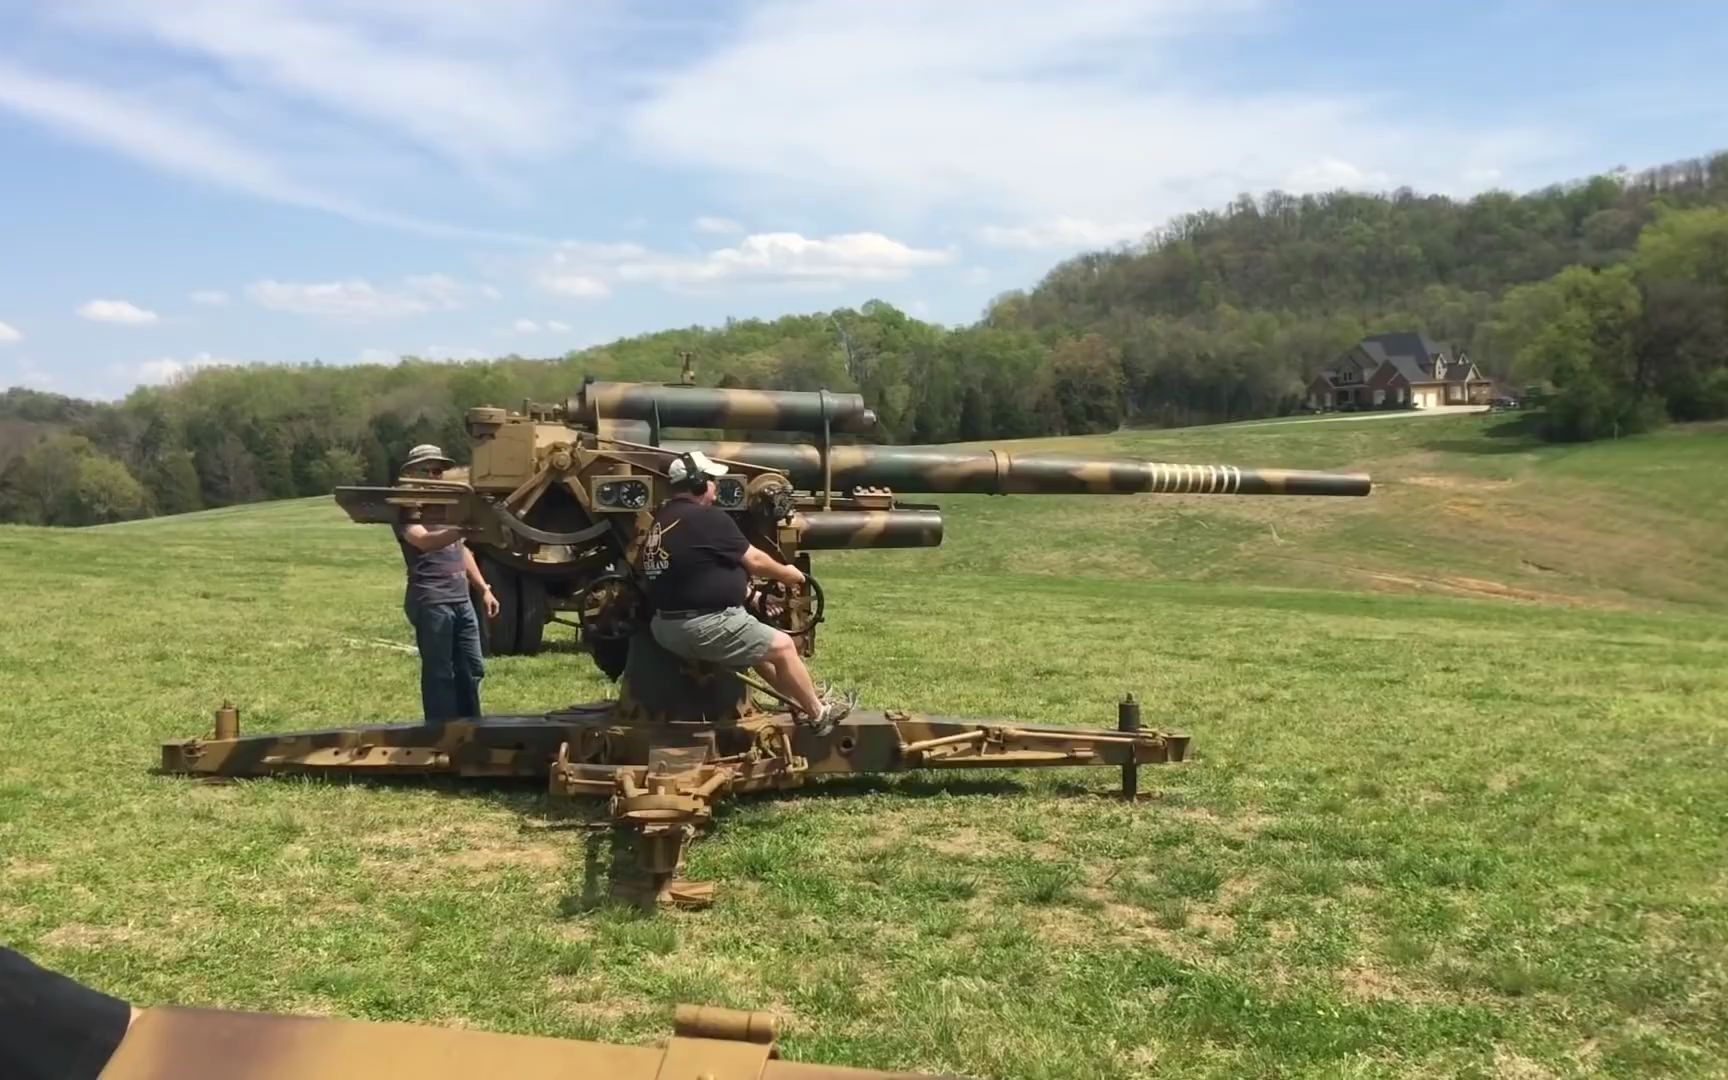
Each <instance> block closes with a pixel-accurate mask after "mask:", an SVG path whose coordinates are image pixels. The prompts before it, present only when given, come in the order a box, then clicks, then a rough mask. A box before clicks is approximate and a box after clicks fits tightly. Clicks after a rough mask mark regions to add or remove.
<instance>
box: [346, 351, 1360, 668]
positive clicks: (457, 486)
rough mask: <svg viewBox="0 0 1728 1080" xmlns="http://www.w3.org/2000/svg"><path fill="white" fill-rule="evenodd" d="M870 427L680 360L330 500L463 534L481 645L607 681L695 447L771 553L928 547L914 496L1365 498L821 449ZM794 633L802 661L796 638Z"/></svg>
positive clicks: (532, 412)
mask: <svg viewBox="0 0 1728 1080" xmlns="http://www.w3.org/2000/svg"><path fill="white" fill-rule="evenodd" d="M875 426H876V416H875V414H874V413H872V412H871V411H870V409H869V408H867V407H866V406H865V403H864V399H863V398H862V397H861V396H860V395H858V394H836V393H829V392H827V391H825V390H818V391H782V390H744V389H725V388H719V387H701V386H696V385H694V375H693V373H692V372H691V371H690V370H689V369H688V367H686V371H685V375H684V379H683V381H682V382H679V383H673V384H668V385H658V384H652V383H619V382H594V381H589V382H587V383H585V384H584V385H583V386H582V387H581V388H579V389H578V390H577V392H576V393H575V394H573V395H572V396H571V397H570V398H569V399H568V400H566V401H564V402H562V403H556V404H552V403H536V402H524V403H523V405H522V408H521V410H520V411H511V410H507V409H503V408H499V407H496V406H491V405H485V406H480V407H477V408H473V409H470V410H468V414H467V428H468V433H469V435H470V437H471V438H472V440H473V444H472V451H473V454H472V458H473V460H472V464H470V465H468V466H464V467H462V468H458V469H452V470H449V471H448V472H447V473H446V474H445V478H444V479H443V480H440V481H414V482H405V483H403V484H401V485H400V486H397V487H387V488H372V487H341V488H337V489H336V492H335V495H336V501H337V502H338V503H339V504H340V505H341V506H342V508H343V509H344V510H345V511H347V513H348V515H349V516H350V517H351V518H352V519H353V520H355V521H359V522H368V523H380V524H385V523H388V524H395V523H397V522H399V521H402V520H404V519H405V518H406V517H409V516H415V517H418V519H419V520H421V521H423V522H425V523H427V524H454V525H460V526H462V527H463V528H465V529H466V530H468V542H469V545H470V546H471V547H472V548H473V549H474V550H475V552H476V555H477V556H478V558H479V559H480V562H481V569H482V571H483V572H484V573H485V575H486V579H487V581H488V582H489V583H490V584H491V585H492V589H493V592H494V594H495V595H496V596H497V598H498V601H499V607H500V610H499V613H498V615H497V617H495V618H492V619H488V620H486V623H485V631H486V632H485V635H484V640H485V644H486V648H487V651H488V652H490V653H492V654H496V655H531V654H534V653H537V652H539V651H540V649H541V646H542V644H543V641H544V637H545V633H546V627H547V626H548V625H550V624H551V623H563V624H566V625H569V626H572V627H573V628H575V630H576V633H577V640H578V643H579V645H580V646H581V647H582V648H583V649H585V650H586V651H588V652H589V653H590V654H592V655H593V657H594V659H595V662H596V663H597V664H598V666H599V667H600V668H601V670H602V671H604V672H605V673H606V674H607V675H608V676H611V677H614V678H616V677H617V673H618V671H619V670H621V668H622V665H623V663H624V652H625V648H626V646H624V645H621V644H618V643H619V642H621V641H623V640H624V639H626V638H627V637H628V636H629V630H630V629H631V625H632V621H633V619H634V618H635V616H634V615H633V613H632V610H631V609H632V603H633V601H634V599H636V597H635V590H633V589H632V588H630V587H628V583H629V582H630V581H633V580H634V579H635V577H636V565H637V558H638V551H637V547H638V545H639V542H640V537H641V536H642V534H643V533H644V532H645V530H646V524H645V523H646V521H647V518H648V515H649V513H650V512H651V511H652V510H653V508H654V507H656V506H658V505H659V504H660V503H661V502H662V501H664V500H665V498H666V497H667V496H668V495H669V494H670V490H669V488H668V485H667V482H666V471H667V468H668V467H669V466H670V464H671V462H672V460H673V459H674V457H675V456H676V455H677V453H678V452H680V451H683V450H687V449H700V450H702V451H703V452H704V453H706V454H707V455H708V456H709V457H710V458H713V459H715V460H716V461H720V462H722V463H723V464H725V465H727V467H728V468H730V469H731V470H732V474H731V475H729V476H727V477H725V478H723V479H722V480H721V481H720V483H719V492H720V500H719V505H720V506H721V508H722V509H724V510H726V511H727V512H728V513H731V514H733V515H734V517H735V519H736V520H737V522H738V525H739V527H740V528H741V529H742V530H743V531H744V533H745V535H746V536H748V537H749V538H750V541H751V543H753V544H754V545H756V547H758V548H760V549H761V550H763V551H766V552H768V553H770V554H772V555H774V556H775V557H776V558H779V559H780V560H781V561H783V562H800V560H804V559H806V558H807V556H808V554H809V553H811V552H816V551H831V550H837V549H882V548H911V547H935V546H937V545H940V544H941V543H942V539H943V523H942V515H941V512H940V511H939V510H938V508H937V507H934V506H930V505H920V504H910V503H906V502H903V501H902V500H901V497H902V496H904V495H905V494H907V493H914V492H927V493H952V492H974V493H983V494H992V495H1010V494H1038V495H1103V496H1129V495H1141V494H1152V495H1229V496H1268V495H1284V496H1328V497H1330V496H1357V495H1365V494H1367V493H1368V492H1369V490H1370V488H1371V486H1372V485H1371V483H1370V481H1369V478H1368V477H1367V476H1364V475H1361V474H1359V473H1328V472H1311V471H1299V470H1290V469H1249V468H1241V467H1238V466H1234V465H1185V464H1165V463H1161V462H1148V461H1134V460H1125V459H1086V458H1075V457H1063V456H1057V455H1047V454H1036V453H1020V452H1018V451H1011V450H1008V449H976V448H967V447H952V446H870V445H856V444H843V443H838V442H836V441H835V438H836V436H846V435H851V436H858V435H868V434H870V433H871V432H872V431H873V430H874V428H875ZM679 429H683V431H684V433H685V435H686V436H689V435H693V434H697V433H708V434H713V433H719V434H721V435H725V436H738V435H746V436H747V435H749V434H750V433H752V432H772V431H778V432H801V433H803V436H802V438H799V439H797V440H796V441H792V442H744V441H739V442H733V441H718V442H715V441H709V442H703V441H677V440H673V439H668V438H667V437H666V436H667V433H668V432H669V431H676V430H679ZM801 565H802V563H801ZM597 586H598V587H597ZM812 628H813V624H812ZM794 636H796V637H798V638H800V640H799V647H800V649H801V650H802V651H803V652H804V653H805V654H806V655H809V653H810V651H811V648H812V643H811V641H810V640H809V638H808V634H806V633H803V632H800V633H798V634H795V635H794Z"/></svg>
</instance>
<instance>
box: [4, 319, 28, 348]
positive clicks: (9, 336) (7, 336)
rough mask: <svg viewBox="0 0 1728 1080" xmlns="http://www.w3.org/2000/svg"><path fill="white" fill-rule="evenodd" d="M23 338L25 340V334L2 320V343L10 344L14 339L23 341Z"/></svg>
mask: <svg viewBox="0 0 1728 1080" xmlns="http://www.w3.org/2000/svg"><path fill="white" fill-rule="evenodd" d="M23 340H24V335H23V334H20V333H19V332H18V331H16V330H14V329H12V327H10V326H8V325H6V324H5V323H3V322H0V345H10V344H12V343H13V342H14V341H23Z"/></svg>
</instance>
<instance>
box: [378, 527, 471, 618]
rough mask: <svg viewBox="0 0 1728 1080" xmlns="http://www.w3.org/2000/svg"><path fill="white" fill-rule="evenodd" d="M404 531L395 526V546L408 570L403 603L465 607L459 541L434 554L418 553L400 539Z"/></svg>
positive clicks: (465, 586) (465, 583) (465, 579)
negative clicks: (406, 589)
mask: <svg viewBox="0 0 1728 1080" xmlns="http://www.w3.org/2000/svg"><path fill="white" fill-rule="evenodd" d="M406 528H407V526H405V525H398V526H396V530H395V531H396V546H397V547H400V548H401V549H402V561H403V562H404V563H406V564H407V566H408V595H407V598H406V599H407V602H408V603H410V604H413V605H414V606H416V607H421V606H424V605H427V604H461V603H465V602H466V601H467V600H468V571H467V567H466V565H465V564H464V563H463V560H462V541H460V540H458V541H457V542H456V543H454V544H447V545H445V546H444V547H441V548H438V549H437V550H435V551H421V550H420V549H419V548H417V547H415V546H414V545H413V544H410V543H409V542H408V541H407V540H405V539H403V538H402V533H403V531H404V530H405V529H406Z"/></svg>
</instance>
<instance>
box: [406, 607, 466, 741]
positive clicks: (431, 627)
mask: <svg viewBox="0 0 1728 1080" xmlns="http://www.w3.org/2000/svg"><path fill="white" fill-rule="evenodd" d="M402 610H403V611H404V612H405V613H406V614H407V616H408V622H409V623H410V624H411V625H412V626H413V627H414V642H415V644H416V645H418V646H419V648H420V706H421V708H422V709H423V710H424V711H425V713H426V722H427V723H428V724H441V723H443V722H444V721H446V720H455V719H458V718H469V717H477V716H479V715H480V680H481V679H483V678H485V677H486V664H485V662H484V661H483V660H482V659H481V658H480V619H479V617H478V616H477V615H476V614H475V613H474V605H473V603H472V602H470V601H468V600H463V601H462V602H461V603H456V604H415V603H414V601H412V600H409V601H407V602H406V603H404V604H403V608H402Z"/></svg>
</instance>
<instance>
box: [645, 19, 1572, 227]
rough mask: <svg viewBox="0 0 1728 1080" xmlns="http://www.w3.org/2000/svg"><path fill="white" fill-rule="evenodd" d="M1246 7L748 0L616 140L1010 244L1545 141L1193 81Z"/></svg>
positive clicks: (763, 187) (738, 189)
mask: <svg viewBox="0 0 1728 1080" xmlns="http://www.w3.org/2000/svg"><path fill="white" fill-rule="evenodd" d="M1260 6H1262V5H1260V4H1256V3H1244V2H1235V3H1229V2H1218V3H1212V2H1207V3H1201V2H1199V0H1101V2H1097V3H1088V4H1066V5H1064V4H1047V3H1043V2H1040V0H946V2H944V3H940V4H901V5H892V4H891V5H867V4H858V3H854V2H852V0H808V2H800V3H796V4H793V3H780V2H760V3H756V4H753V5H752V6H750V7H749V8H748V9H747V12H748V13H747V16H746V18H745V21H744V24H743V25H742V26H741V27H739V28H738V29H737V30H736V31H735V32H733V33H731V34H729V35H727V37H726V38H725V39H724V41H723V42H722V43H721V44H720V45H719V47H718V48H716V49H715V50H714V51H713V52H711V53H710V54H709V55H707V56H705V57H702V58H700V59H698V60H697V61H695V62H693V63H688V64H684V65H682V66H680V67H679V68H677V69H675V70H672V71H669V72H667V73H665V74H664V75H663V76H662V77H661V78H660V79H659V81H658V82H656V83H654V84H653V91H652V93H651V94H649V95H648V96H646V97H645V98H644V99H642V100H641V101H640V102H638V103H637V104H636V105H635V106H634V107H633V108H632V109H631V110H630V111H629V112H628V113H627V114H626V118H625V123H626V135H627V137H628V139H629V140H630V143H631V145H632V146H634V147H635V148H636V149H637V150H638V151H639V152H641V153H644V154H646V155H648V156H650V157H651V158H653V159H655V160H658V161H660V162H662V163H666V164H669V165H671V166H673V167H678V168H694V169H715V170H720V171H721V172H722V173H724V174H725V175H727V176H729V177H732V178H734V179H735V181H736V183H735V184H734V186H733V187H732V188H731V189H730V191H731V193H732V195H733V196H734V197H735V198H743V199H749V198H753V199H755V200H757V202H758V204H759V205H761V206H762V207H765V208H770V207H774V206H776V205H783V204H784V202H785V200H786V199H788V198H790V197H800V198H802V197H807V193H808V192H809V191H811V190H818V191H822V192H824V193H825V194H826V195H828V196H829V197H831V198H835V199H843V200H846V201H847V202H849V203H850V204H851V205H852V207H853V208H854V209H855V210H856V209H859V208H870V209H873V210H874V211H875V212H876V213H877V214H878V215H880V216H882V217H883V218H885V219H887V220H891V221H901V222H911V221H932V220H939V221H943V222H945V223H951V222H953V221H954V220H955V218H956V216H957V215H964V216H965V217H966V218H969V219H971V220H972V221H975V222H977V223H978V224H986V223H990V222H992V221H994V222H998V223H1000V224H999V225H998V226H997V227H998V229H999V230H1001V231H1000V232H999V233H998V234H997V240H998V242H1006V243H1011V244H1015V245H1017V246H1022V247H1029V246H1038V247H1045V246H1064V245H1066V246H1088V245H1090V244H1093V243H1095V242H1096V240H1097V239H1098V238H1099V237H1100V236H1103V237H1107V238H1109V239H1110V240H1112V241H1114V240H1118V239H1123V238H1126V237H1128V236H1132V235H1134V233H1135V232H1137V231H1139V230H1140V229H1141V227H1142V226H1143V225H1144V224H1146V223H1150V222H1163V221H1166V220H1168V219H1169V218H1170V217H1172V216H1174V215H1175V214H1178V213H1181V212H1185V211H1188V210H1193V209H1198V208H1201V207H1205V206H1215V205H1218V204H1221V203H1223V202H1226V201H1228V200H1229V199H1231V198H1233V197H1235V196H1236V195H1237V194H1238V193H1240V192H1243V191H1252V192H1260V191H1265V190H1268V189H1270V188H1274V187H1279V186H1284V187H1285V188H1286V190H1289V189H1292V188H1294V189H1297V190H1314V189H1318V188H1324V187H1328V186H1334V185H1335V184H1336V183H1338V182H1339V181H1341V180H1344V181H1346V182H1359V183H1364V184H1374V183H1376V182H1377V181H1379V180H1381V179H1382V178H1385V179H1391V178H1394V177H1396V178H1397V180H1398V181H1399V182H1407V183H1412V184H1417V185H1421V186H1423V187H1424V188H1425V189H1428V190H1432V189H1434V188H1436V187H1438V186H1441V185H1442V184H1460V185H1461V184H1464V183H1465V181H1466V179H1467V178H1468V177H1471V176H1479V175H1482V173H1481V172H1480V170H1484V169H1487V168H1499V169H1502V170H1505V169H1507V168H1508V167H1510V166H1512V165H1515V164H1523V163H1527V162H1530V161H1533V160H1536V159H1537V157H1538V155H1543V154H1545V153H1548V152H1550V151H1552V150H1553V149H1554V148H1555V145H1556V140H1555V139H1554V138H1553V137H1552V136H1551V135H1549V134H1548V133H1545V132H1528V131H1513V130H1509V129H1507V128H1494V127H1492V126H1489V125H1479V126H1477V125H1473V126H1468V127H1465V126H1460V127H1458V128H1455V129H1448V128H1446V127H1445V126H1444V125H1442V124H1438V123H1434V122H1428V121H1425V120H1418V119H1415V118H1412V117H1411V116H1410V115H1409V114H1408V112H1407V111H1399V110H1398V109H1396V108H1395V107H1393V106H1391V105H1385V106H1383V105H1381V104H1380V103H1379V102H1377V101H1376V100H1375V95H1376V93H1377V92H1378V91H1377V89H1376V88H1375V87H1373V86H1363V87H1360V88H1358V89H1352V90H1349V91H1338V92H1328V93H1307V92H1293V93H1291V92H1277V91H1267V90H1258V89H1256V90H1242V91H1237V90H1232V89H1229V88H1228V84H1220V82H1219V80H1217V79H1216V78H1194V77H1191V73H1190V72H1189V71H1187V70H1185V67H1184V65H1185V64H1187V63H1189V61H1188V59H1187V55H1186V53H1185V45H1187V43H1188V42H1189V41H1190V40H1192V39H1194V38H1195V37H1196V36H1197V35H1222V34H1231V33H1237V32H1241V31H1243V30H1252V29H1253V28H1255V26H1256V25H1257V24H1258V23H1259V22H1260V21H1262V20H1261V18H1260V16H1259V15H1258V14H1255V13H1253V12H1252V9H1254V8H1257V7H1260ZM1207 44H1208V45H1209V44H1210V42H1208V43H1207ZM1187 51H1192V50H1187ZM1209 74H1211V75H1216V74H1217V73H1216V72H1210V73H1209ZM1262 82H1263V81H1262ZM1215 87H1217V88H1215ZM1344 163H1348V170H1346V169H1342V168H1340V167H1339V166H1340V165H1343V164H1344ZM1058 241H1061V244H1060V245H1059V244H1058Z"/></svg>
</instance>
